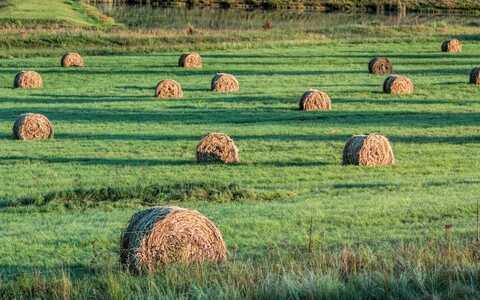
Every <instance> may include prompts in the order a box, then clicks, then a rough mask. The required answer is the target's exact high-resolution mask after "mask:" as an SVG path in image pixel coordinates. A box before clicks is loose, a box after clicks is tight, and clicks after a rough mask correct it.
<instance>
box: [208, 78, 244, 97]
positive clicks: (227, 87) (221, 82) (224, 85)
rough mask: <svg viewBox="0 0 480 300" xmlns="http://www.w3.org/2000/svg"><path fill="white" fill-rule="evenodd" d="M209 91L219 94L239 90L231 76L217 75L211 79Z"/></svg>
mask: <svg viewBox="0 0 480 300" xmlns="http://www.w3.org/2000/svg"><path fill="white" fill-rule="evenodd" d="M211 89H212V91H215V92H221V93H227V92H238V91H239V90H240V84H239V83H238V80H237V78H235V76H233V75H232V74H226V73H217V74H215V76H214V77H213V79H212V86H211Z"/></svg>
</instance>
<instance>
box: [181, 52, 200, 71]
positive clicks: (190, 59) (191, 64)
mask: <svg viewBox="0 0 480 300" xmlns="http://www.w3.org/2000/svg"><path fill="white" fill-rule="evenodd" d="M178 66H179V67H182V68H187V69H201V68H202V66H203V64H202V57H201V56H200V54H198V53H197V52H190V53H185V54H182V56H180V59H179V60H178Z"/></svg>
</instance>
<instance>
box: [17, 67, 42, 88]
mask: <svg viewBox="0 0 480 300" xmlns="http://www.w3.org/2000/svg"><path fill="white" fill-rule="evenodd" d="M13 86H14V88H21V89H40V88H42V87H43V80H42V76H40V74H38V73H37V72H35V71H22V72H20V73H18V74H17V75H16V76H15V80H14V82H13Z"/></svg>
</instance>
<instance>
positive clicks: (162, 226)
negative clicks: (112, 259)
mask: <svg viewBox="0 0 480 300" xmlns="http://www.w3.org/2000/svg"><path fill="white" fill-rule="evenodd" d="M226 257H227V248H226V246H225V242H224V241H223V237H222V234H221V232H220V231H219V230H218V228H217V227H216V226H215V224H213V223H212V222H211V221H210V220H209V219H208V218H206V217H205V216H203V215H202V214H200V213H199V212H197V211H195V210H189V209H184V208H180V207H153V208H149V209H146V210H143V211H140V212H138V213H136V214H134V215H133V216H132V218H131V219H130V222H129V223H128V226H127V227H126V228H125V230H124V231H123V233H122V236H121V240H120V262H121V263H122V264H123V265H124V266H126V267H127V268H129V269H130V270H131V271H133V272H154V271H157V270H160V269H161V268H162V267H164V266H165V265H167V264H170V263H187V264H188V263H198V262H205V261H210V262H222V261H224V260H225V259H226Z"/></svg>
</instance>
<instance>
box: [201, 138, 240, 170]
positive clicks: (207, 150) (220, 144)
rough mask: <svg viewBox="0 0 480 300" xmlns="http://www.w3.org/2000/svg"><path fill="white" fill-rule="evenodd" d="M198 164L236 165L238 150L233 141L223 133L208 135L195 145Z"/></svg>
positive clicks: (238, 159)
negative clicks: (220, 163) (218, 163)
mask: <svg viewBox="0 0 480 300" xmlns="http://www.w3.org/2000/svg"><path fill="white" fill-rule="evenodd" d="M197 161H198V162H223V163H238V162H239V161H240V158H239V154H238V148H237V146H235V143H234V142H233V140H232V139H231V138H230V137H229V136H228V135H226V134H223V133H215V132H213V133H209V134H207V135H206V136H205V137H203V138H202V140H201V141H200V143H199V144H198V145H197Z"/></svg>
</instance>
